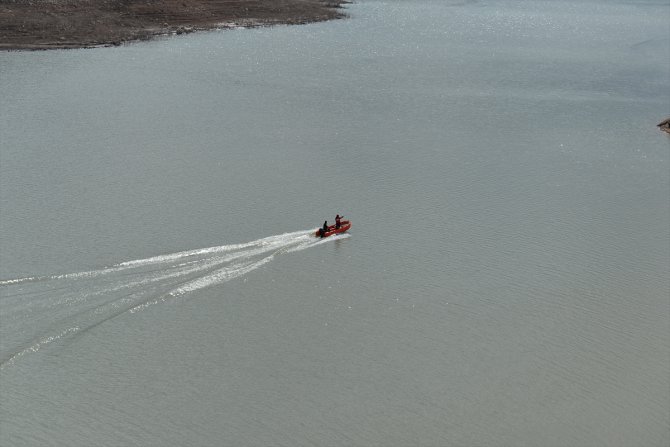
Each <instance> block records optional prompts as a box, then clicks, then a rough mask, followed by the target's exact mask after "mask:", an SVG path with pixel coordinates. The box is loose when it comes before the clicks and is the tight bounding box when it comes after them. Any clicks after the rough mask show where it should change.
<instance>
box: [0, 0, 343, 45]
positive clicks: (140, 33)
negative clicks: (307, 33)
mask: <svg viewBox="0 0 670 447" xmlns="http://www.w3.org/2000/svg"><path fill="white" fill-rule="evenodd" d="M345 3H349V1H347V0H0V50H43V49H52V48H86V47H97V46H111V45H120V44H122V43H124V42H128V41H134V40H148V39H151V38H154V37H156V36H160V35H167V34H182V33H188V32H192V31H199V30H207V29H215V28H233V27H240V26H244V27H256V26H270V25H278V24H303V23H310V22H319V21H324V20H332V19H338V18H342V17H345V14H344V13H343V12H342V9H341V6H342V5H343V4H345Z"/></svg>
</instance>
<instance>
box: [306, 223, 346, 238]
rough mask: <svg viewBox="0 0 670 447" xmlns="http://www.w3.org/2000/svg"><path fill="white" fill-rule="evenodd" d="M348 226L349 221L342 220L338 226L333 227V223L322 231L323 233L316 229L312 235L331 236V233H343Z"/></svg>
mask: <svg viewBox="0 0 670 447" xmlns="http://www.w3.org/2000/svg"><path fill="white" fill-rule="evenodd" d="M349 228H351V222H350V221H348V220H343V221H342V222H341V224H340V228H335V225H331V226H329V227H328V231H326V232H325V233H323V235H321V231H320V230H316V233H314V236H316V237H328V236H332V235H333V234H339V233H344V232H345V231H347V230H348V229H349Z"/></svg>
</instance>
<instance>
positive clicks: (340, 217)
mask: <svg viewBox="0 0 670 447" xmlns="http://www.w3.org/2000/svg"><path fill="white" fill-rule="evenodd" d="M343 217H344V216H340V215H339V214H338V215H337V216H335V228H340V226H342V222H341V221H340V220H341V219H342V218H343Z"/></svg>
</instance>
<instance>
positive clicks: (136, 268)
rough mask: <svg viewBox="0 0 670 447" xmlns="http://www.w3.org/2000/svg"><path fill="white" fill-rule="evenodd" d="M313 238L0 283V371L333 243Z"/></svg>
mask: <svg viewBox="0 0 670 447" xmlns="http://www.w3.org/2000/svg"><path fill="white" fill-rule="evenodd" d="M314 231H315V230H314V229H313V230H305V231H297V232H292V233H284V234H279V235H275V236H269V237H265V238H262V239H258V240H255V241H251V242H247V243H244V244H233V245H221V246H217V247H209V248H202V249H197V250H188V251H182V252H178V253H170V254H165V255H159V256H153V257H150V258H146V259H137V260H132V261H125V262H121V263H118V264H115V265H112V266H110V267H105V268H102V269H97V270H89V271H83V272H77V273H68V274H60V275H50V276H34V277H26V278H16V279H7V280H0V319H1V320H0V322H1V323H2V324H0V369H3V368H5V367H6V366H8V365H11V364H13V363H14V362H15V361H16V360H17V359H18V358H20V357H22V356H25V355H26V354H29V353H34V352H38V351H40V350H41V349H43V348H44V347H46V346H47V345H50V344H52V343H54V342H58V341H62V340H64V339H67V338H70V337H75V336H78V335H81V334H83V333H85V332H86V331H88V330H90V329H93V328H94V327H96V326H98V325H100V324H102V323H104V322H105V321H108V320H110V319H112V318H115V317H117V316H119V315H122V314H126V313H135V312H139V311H142V310H144V309H146V308H148V307H150V306H152V305H155V304H158V303H161V302H165V301H167V300H170V299H175V298H177V297H181V296H184V295H187V294H189V293H192V292H194V291H197V290H200V289H203V288H205V287H211V286H215V285H218V284H221V283H224V282H226V281H230V280H232V279H234V278H238V277H240V276H243V275H246V274H247V273H249V272H251V271H253V270H255V269H257V268H259V267H261V266H263V265H265V264H267V263H268V262H270V261H272V260H273V259H274V258H275V257H276V256H278V255H280V254H282V253H293V252H297V251H301V250H304V249H307V248H310V247H314V246H317V245H320V244H324V243H328V242H331V241H334V240H338V239H343V238H347V237H349V235H348V234H341V235H337V236H334V237H329V238H327V239H317V238H315V237H313V234H314Z"/></svg>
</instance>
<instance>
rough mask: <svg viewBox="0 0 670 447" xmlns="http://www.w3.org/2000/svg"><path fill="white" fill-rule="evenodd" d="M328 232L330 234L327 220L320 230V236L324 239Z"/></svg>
mask: <svg viewBox="0 0 670 447" xmlns="http://www.w3.org/2000/svg"><path fill="white" fill-rule="evenodd" d="M327 232H328V221H327V220H325V221H324V222H323V226H322V227H321V228H319V236H321V237H324V236H325V235H326V233H327Z"/></svg>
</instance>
